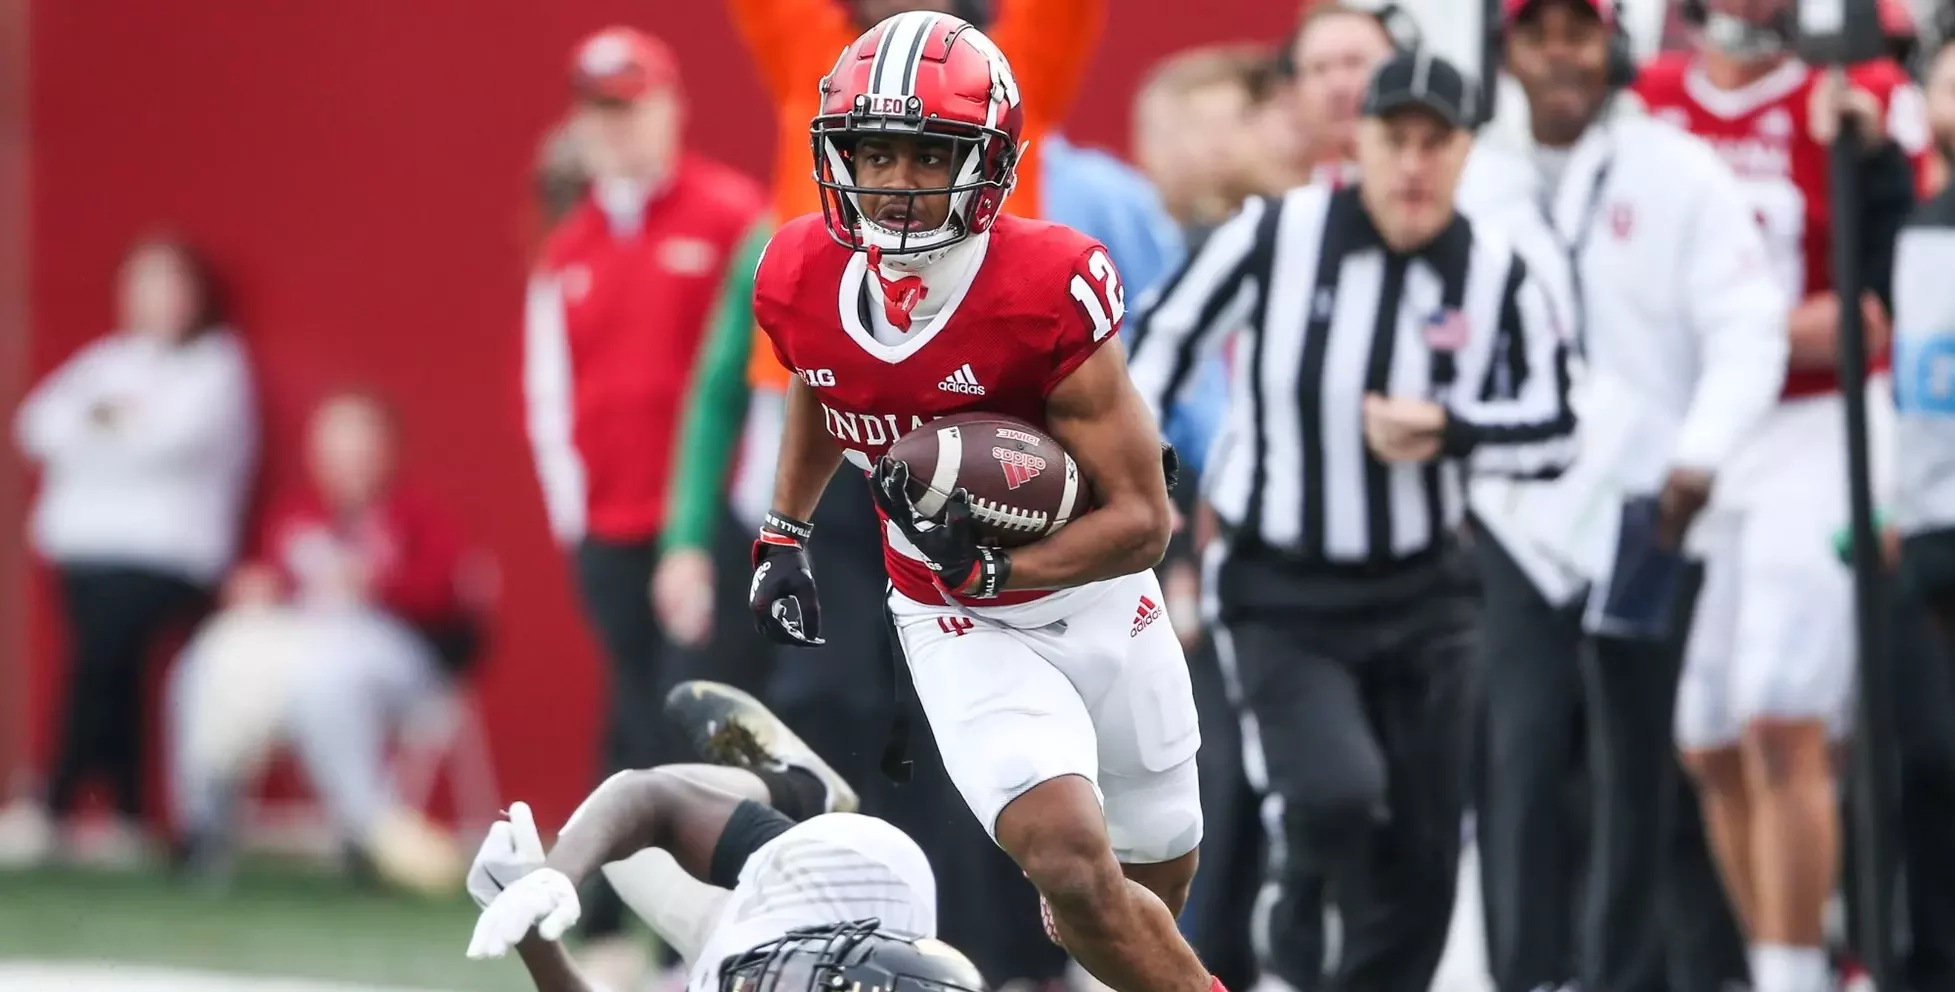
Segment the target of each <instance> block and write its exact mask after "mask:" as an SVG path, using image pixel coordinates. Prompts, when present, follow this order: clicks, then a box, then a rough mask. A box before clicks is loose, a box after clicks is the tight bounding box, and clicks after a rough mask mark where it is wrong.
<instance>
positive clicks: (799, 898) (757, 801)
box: [468, 682, 984, 992]
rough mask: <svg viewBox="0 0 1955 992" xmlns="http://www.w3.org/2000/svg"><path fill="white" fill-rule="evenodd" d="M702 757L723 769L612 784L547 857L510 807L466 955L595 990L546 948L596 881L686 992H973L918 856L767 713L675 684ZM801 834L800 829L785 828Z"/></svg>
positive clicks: (490, 853)
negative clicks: (664, 949)
mask: <svg viewBox="0 0 1955 992" xmlns="http://www.w3.org/2000/svg"><path fill="white" fill-rule="evenodd" d="M666 712H667V717H668V719H671V720H672V721H673V722H674V723H676V724H678V725H679V726H681V727H684V728H685V729H686V730H687V731H688V732H689V733H690V736H691V737H692V738H693V741H694V744H695V745H696V746H697V747H698V748H699V750H700V752H701V753H702V755H704V756H706V757H709V758H712V759H714V760H717V761H719V762H722V763H724V764H730V765H733V766H735V767H716V766H713V765H666V766H662V767H659V768H653V769H650V770H647V771H629V772H620V773H618V774H617V775H614V776H612V777H611V778H610V779H608V780H607V781H606V782H605V783H604V784H603V785H601V786H599V787H598V789H597V791H595V792H593V793H591V795H590V797H589V798H587V799H585V800H584V803H583V805H582V806H580V807H578V809H577V812H576V813H574V814H572V815H571V817H570V822H568V823H566V824H565V825H564V829H563V832H562V833H561V834H560V835H559V836H558V838H557V845H556V848H555V849H554V850H552V851H550V852H549V854H548V855H547V856H546V855H545V854H544V851H543V841H542V838H541V837H539V836H538V835H537V831H536V823H535V821H534V820H533V819H532V818H531V817H530V812H529V807H528V806H527V805H525V804H523V803H514V804H512V805H511V806H510V809H509V819H508V820H506V821H503V822H499V823H497V824H495V825H494V827H492V828H491V829H490V831H489V836H488V838H487V839H486V840H484V841H483V843H482V849H481V851H480V853H478V854H477V855H476V856H475V863H474V865H473V866H471V867H470V869H469V874H468V889H469V894H470V895H471V896H473V897H474V898H475V901H476V902H477V903H478V904H480V905H481V906H482V907H483V910H482V916H481V918H480V919H479V920H478V921H477V922H476V926H475V934H474V937H473V938H472V939H471V940H470V942H469V947H468V956H469V957H471V958H491V957H501V956H503V955H504V954H506V953H507V952H508V951H509V950H510V948H511V947H514V948H515V950H516V952H517V954H518V955H519V956H521V958H522V960H523V964H524V966H525V967H526V968H527V969H528V970H529V973H530V977H531V979H532V980H533V981H534V982H535V983H536V987H537V990H538V992H597V990H598V986H596V985H595V984H593V983H591V982H590V981H589V980H588V979H586V978H585V977H584V976H583V975H582V974H581V973H580V972H579V970H578V968H577V966H576V964H575V963H574V962H573V961H572V960H571V959H570V956H569V955H568V954H567V953H566V952H565V951H564V950H563V948H562V947H561V946H559V945H558V944H557V942H556V941H557V939H558V938H560V937H561V936H563V934H564V932H565V931H566V930H568V929H569V928H570V927H571V926H572V925H573V924H575V923H576V922H577V917H578V915H579V914H580V913H581V907H580V906H579V904H578V901H577V883H578V882H580V881H582V880H583V879H584V878H585V877H587V876H588V875H590V873H591V872H594V871H597V870H599V869H600V867H601V868H602V870H603V872H604V874H605V877H606V879H607V880H609V881H610V882H611V884H612V886H613V887H614V888H615V889H616V890H617V891H618V894H619V895H620V896H622V897H623V898H624V900H625V902H626V903H627V904H629V905H630V906H631V907H632V909H633V910H635V911H636V912H638V914H639V915H641V916H643V917H644V918H645V921H646V922H647V923H649V924H651V926H652V929H654V930H655V931H657V932H658V934H659V936H660V937H661V938H662V939H664V940H665V941H666V943H667V944H668V945H670V946H671V947H672V948H673V949H674V950H676V951H678V952H679V954H680V955H681V956H682V957H684V958H685V959H686V961H687V962H688V963H689V964H690V965H691V969H692V970H691V974H690V976H689V977H688V981H687V985H686V988H687V992H752V990H762V989H764V990H767V992H816V990H827V989H835V988H850V987H854V988H883V989H887V990H891V992H902V990H916V989H924V988H927V989H931V990H933V992H984V982H983V979H982V978H981V977H979V975H978V973H977V969H975V968H974V967H972V966H971V963H970V962H969V961H968V960H967V959H966V958H965V957H964V956H963V955H962V954H960V953H958V952H957V951H955V950H953V949H952V948H951V947H950V946H949V945H947V944H944V943H943V942H941V941H939V940H936V939H935V935H936V929H937V883H936V878H935V876H934V875H933V874H932V873H931V871H930V863H929V861H928V860H926V859H925V858H924V855H923V851H922V850H921V849H920V848H918V847H917V846H916V843H915V842H914V841H912V840H910V838H909V837H908V836H906V835H905V834H904V833H903V832H902V831H900V830H898V829H896V828H895V827H893V826H890V825H889V824H887V823H885V822H883V821H881V820H878V819H875V818H873V817H867V816H858V815H856V814H854V813H849V812H840V811H839V810H845V809H848V808H850V807H853V806H854V804H855V795H854V792H853V791H852V790H850V789H849V787H848V785H847V784H846V783H845V782H843V781H842V780H841V779H840V777H839V776H837V775H836V774H835V772H834V770H833V769H832V768H830V767H829V766H828V764H827V763H826V762H824V761H822V760H821V758H820V757H819V756H818V755H816V754H814V753H813V752H812V751H810V750H808V748H807V746H806V745H805V744H803V743H802V742H801V741H800V739H799V738H797V737H795V736H794V734H793V733H792V732H790V731H789V730H788V729H787V727H786V726H785V725H784V724H782V723H781V722H780V720H778V719H777V718H776V717H775V716H774V715H773V714H772V713H769V712H768V711H767V710H766V708H765V707H762V706H761V705H760V704H759V703H758V702H755V701H754V700H753V699H752V697H750V696H748V695H746V694H745V693H743V692H740V691H739V690H737V689H734V688H732V687H730V686H724V685H720V684H718V683H712V682H687V683H683V684H681V685H679V686H678V687H676V688H675V689H673V691H672V694H671V695H670V696H669V697H668V699H667V702H666ZM796 821H799V822H796Z"/></svg>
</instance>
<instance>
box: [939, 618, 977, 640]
mask: <svg viewBox="0 0 1955 992" xmlns="http://www.w3.org/2000/svg"><path fill="white" fill-rule="evenodd" d="M974 626H977V624H976V623H975V622H974V621H972V620H971V618H970V617H938V618H937V629H938V630H941V631H943V632H944V633H946V634H949V635H950V636H952V637H963V636H964V635H965V634H968V633H970V632H971V628H972V627H974Z"/></svg>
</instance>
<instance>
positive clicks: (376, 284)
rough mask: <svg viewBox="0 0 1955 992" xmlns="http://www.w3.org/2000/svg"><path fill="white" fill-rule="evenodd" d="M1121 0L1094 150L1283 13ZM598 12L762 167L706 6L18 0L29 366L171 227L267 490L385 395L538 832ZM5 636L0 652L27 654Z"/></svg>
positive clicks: (32, 651)
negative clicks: (206, 280)
mask: <svg viewBox="0 0 1955 992" xmlns="http://www.w3.org/2000/svg"><path fill="white" fill-rule="evenodd" d="M16 2H18V0H16ZM1038 2H1059V3H1063V2H1066V0H1038ZM1114 3H1115V6H1116V7H1117V11H1116V14H1115V17H1114V23H1113V25H1112V27H1111V30H1110V31H1109V34H1108V36H1107V39H1106V44H1105V46H1103V49H1102V51H1101V53H1100V55H1099V56H1098V58H1097V60H1096V62H1095V67H1094V70H1093V74H1092V77H1091V80H1090V81H1089V83H1088V84H1087V87H1086V90H1085V95H1084V96H1083V98H1082V100H1081V102H1080V105H1079V107H1078V108H1077V110H1076V111H1075V114H1074V126H1073V128H1072V130H1073V132H1074V133H1075V135H1076V136H1077V137H1078V138H1080V139H1082V140H1085V141H1088V142H1094V143H1100V144H1106V145H1110V146H1114V147H1123V146H1124V143H1125V139H1126V131H1127V127H1128V118H1129V112H1128V101H1129V97H1130V95H1131V92H1132V87H1133V84H1134V81H1135V80H1136V79H1137V78H1138V76H1139V75H1140V73H1141V72H1143V71H1144V69H1145V67H1146V65H1147V64H1149V63H1151V62H1152V61H1153V60H1154V59H1156V58H1158V57H1159V56H1161V55H1163V54H1166V53H1167V52H1170V51H1172V50H1174V49H1176V48H1179V47H1181V46H1184V45H1189V44H1195V43H1199V42H1202V41H1206V40H1234V39H1239V38H1245V37H1258V36H1262V37H1268V36H1273V35H1275V34H1276V33H1277V32H1279V31H1280V30H1281V29H1282V27H1283V25H1284V24H1285V23H1286V22H1287V21H1288V19H1289V17H1290V16H1291V14H1290V8H1291V6H1292V5H1291V4H1289V3H1283V2H1272V0H1254V2H1252V0H1234V2H1232V3H1224V4H1209V5H1205V6H1204V12H1205V16H1206V18H1207V20H1205V21H1200V22H1191V21H1190V17H1191V15H1190V13H1189V5H1187V4H1186V3H1184V2H1182V0H1114ZM4 6H5V3H0V7H4ZM614 22H622V23H635V24H637V25H639V26H641V27H646V28H649V29H651V30H653V31H655V32H657V33H659V34H661V35H663V36H664V37H666V38H667V39H668V40H670V41H672V42H674V46H675V47H676V48H677V49H678V51H679V52H680V54H681V56H682V57H683V59H684V62H685V70H686V73H687V79H688V87H689V90H690V92H691V93H692V94H693V97H694V99H695V100H696V101H699V102H710V105H711V108H710V114H708V113H705V112H702V113H699V114H696V115H695V117H694V123H693V125H692V136H693V139H694V140H695V142H696V143H697V144H698V146H700V147H701V148H703V149H704V150H706V151H708V152H709V153H712V154H715V155H719V156H722V157H725V158H727V159H729V160H731V161H733V162H734V163H736V164H739V165H742V166H746V167H750V168H758V167H761V165H762V164H763V163H765V162H766V161H767V158H766V154H767V151H768V144H769V142H770V140H771V135H772V127H771V125H770V124H769V120H768V110H767V108H766V107H765V106H764V104H763V102H762V100H763V97H762V93H761V90H760V88H759V86H758V85H757V83H756V82H755V80H754V78H753V76H752V74H751V73H750V71H749V69H748V64H747V61H746V56H745V54H744V53H743V52H742V51H741V50H740V48H739V45H738V41H737V39H736V38H735V37H734V36H733V33H732V31H731V28H730V26H729V25H728V24H727V22H726V20H725V16H724V14H723V13H722V11H721V10H720V8H719V5H718V4H716V3H711V2H679V0H650V2H646V0H632V2H626V0H573V2H557V3H539V2H536V0H416V2H413V3H400V2H397V0H279V2H277V3H266V2H263V0H172V2H169V3H149V2H140V0H40V2H35V3H32V5H31V17H30V18H29V37H30V44H31V55H32V58H31V60H30V65H31V72H30V80H31V84H30V89H29V95H30V100H29V121H30V125H31V129H30V133H31V143H30V148H29V153H30V154H29V163H30V166H31V175H32V183H33V196H32V206H33V209H32V215H31V222H30V241H29V244H30V246H31V253H32V254H31V258H32V267H31V272H32V278H31V320H32V333H33V340H32V348H31V356H29V357H27V358H25V359H24V360H25V361H27V362H28V363H29V364H30V366H31V372H32V373H33V374H39V373H40V372H42V371H44V370H46V369H47V368H49V367H51V366H52V365H53V364H55V363H56V362H58V361H59V360H61V359H62V358H64V357H65V356H66V355H68V354H69V353H70V352H72V351H73V350H74V349H75V348H76V347H77V346H79V345H80V344H81V343H82V342H84V341H85V340H87V339H88V338H90V337H91V336H93V335H96V334H98V333H100V332H101V331H102V330H103V329H104V328H105V327H106V323H107V321H108V320H109V319H110V276H111V270H112V267H113V265H114V263H115V261H116V258H117V255H118V253H119V252H120V250H121V248H122V246H123V245H124V244H125V243H127V241H128V240H129V239H130V238H131V237H132V236H133V235H135V234H136V233H138V232H139V231H141V230H143V229H145V228H147V227H149V226H151V225H153V224H155V223H157V222H159V221H167V222H170V223H172V224H175V225H179V226H181V227H182V228H183V229H184V230H186V231H188V232H190V233H191V234H192V235H193V236H194V237H196V238H197V239H199V240H201V241H203V242H204V243H206V244H207V245H208V246H209V247H210V248H211V249H212V251H213V252H214V254H215V256H216V257H217V259H218V260H219V261H220V263H221V264H222V266H223V267H224V268H225V269H226V270H227V271H228V272H230V273H231V274H232V275H233V276H234V279H235V282H236V284H237V290H238V295H239V298H240V304H241V306H240V310H241V318H242V319H241V321H240V323H241V325H242V327H243V330H244V333H245V336H246V337H247V339H248V340H249V342H250V345H251V348H252V351H253V354H254V355H255V357H256V359H257V363H258V368H259V378H260V380H261V381H262V383H263V388H264V395H265V407H266V411H267V417H268V422H267V435H266V436H267V439H268V447H267V458H266V464H265V472H264V478H265V485H266V486H267V487H274V486H277V485H278V484H280V483H282V482H286V481H289V480H291V479H292V478H293V477H294V474H295V471H296V464H295V458H294V457H293V453H292V450H291V444H292V441H293V439H294V438H295V437H296V434H297V427H298V423H299V419H298V418H299V417H300V416H301V413H302V411H303V410H304V408H305V407H306V405H307V404H308V403H309V401H310V400H311V399H312V398H313V397H315V396H316V395H318V393H319V392H320V391H321V390H323V389H325V388H328V387H330V386H331V385H333V384H336V383H339V382H343V381H349V380H352V381H358V382H361V383H370V384H373V385H377V386H379V387H380V388H382V389H385V390H387V391H389V392H391V393H392V394H393V395H395V396H396V397H398V398H399V399H400V400H401V402H402V404H403V406H404V408H405V413H406V421H407V424H408V441H407V444H408V456H409V464H410V466H411V469H410V472H411V474H412V475H413V476H414V477H416V478H417V479H418V480H420V481H422V482H424V483H425V484H427V485H428V486H430V487H432V488H433V489H434V490H435V492H436V493H437V494H438V495H440V496H442V497H444V498H446V499H447V501H448V502H449V503H451V504H452V505H453V506H455V507H456V509H457V510H458V511H459V512H460V513H461V515H462V518H463V522H464V523H465V524H466V525H467V526H468V527H469V529H470V530H471V531H472V532H473V533H474V534H475V535H477V536H478V537H479V538H480V539H481V540H482V542H483V543H485V544H486V545H487V546H488V547H489V548H490V549H491V550H492V551H493V552H494V553H495V554H496V556H497V557H498V559H499V561H500V563H501V565H502V568H503V572H504V575H505V588H504V595H505V602H504V606H503V615H502V616H501V618H500V622H499V625H498V630H497V637H496V642H497V645H498V650H497V653H496V656H495V657H494V658H493V659H492V661H491V663H490V667H489V669H488V671H487V675H486V677H485V680H484V685H483V698H484V701H485V705H486V709H487V714H488V717H489V720H490V722H491V724H492V726H493V731H494V738H495V741H494V743H495V747H496V757H497V759H498V764H499V766H500V769H501V772H502V775H503V780H504V784H505V787H506V790H507V792H508V793H509V795H510V796H511V797H518V798H526V799H529V800H531V801H532V802H533V803H535V804H536V805H537V806H538V809H539V812H540V813H541V815H542V816H543V817H544V818H545V819H546V820H550V821H554V820H555V819H556V818H558V817H561V816H563V815H565V814H567V813H568V811H569V809H570V808H571V806H572V805H574V803H575V802H576V801H577V800H578V799H579V798H580V797H581V796H582V794H583V792H584V790H585V789H586V788H587V787H588V786H589V785H590V784H591V781H592V778H591V776H592V761H593V758H594V756H595V754H596V750H597V745H596V734H597V723H596V721H597V714H598V712H599V710H598V705H597V703H598V699H597V696H598V692H599V683H598V673H599V669H598V661H597V658H596V655H595V652H594V647H593V643H592V641H591V639H590V637H589V636H588V635H587V634H586V632H585V629H584V625H583V623H582V620H581V616H580V614H579V613H578V610H577V608H576V605H575V601H574V599H573V591H572V589H571V586H570V583H569V582H568V574H567V570H566V568H565V564H564V562H563V560H562V558H561V557H560V555H559V554H558V553H557V551H556V549H554V548H553V547H552V546H551V543H550V541H549V539H548V537H547V536H546V532H545V528H544V521H543V514H542V510H541V505H540V501H539V498H538V496H537V491H536V485H535V483H534V480H533V476H532V474H531V471H530V461H529V455H528V449H527V445H526V443H525V441H524V438H523V433H522V419H521V409H520V397H519V392H518V384H519V380H518V356H519V315H520V303H521V290H522V280H523V273H524V265H525V251H526V247H525V243H524V242H525V220H524V218H525V200H526V197H527V194H528V187H527V169H528V166H529V162H530V156H531V153H532V150H533V146H534V141H535V139H536V137H537V135H538V133H539V131H540V130H541V129H542V128H543V127H544V126H545V125H546V124H547V123H548V122H549V121H550V120H551V119H552V118H553V116H554V115H555V114H556V113H558V112H559V111H560V109H561V108H562V104H563V92H562V79H563V75H564V64H565V53H566V52H567V51H568V49H569V47H570V45H571V44H572V42H573V41H574V40H575V39H576V38H578V37H579V36H580V35H582V34H583V33H584V32H587V31H589V30H592V29H594V28H596V27H599V26H602V25H604V24H606V23H614ZM812 82H813V81H810V85H812ZM6 106H7V105H6V103H5V102H0V112H5V108H6ZM6 123H10V122H6V121H0V125H4V124H6ZM11 123H15V124H17V123H18V121H13V122H11ZM6 133H7V130H6V128H5V127H0V136H4V135H5V134H6ZM0 172H4V170H0ZM0 192H3V191H0ZM6 203H7V201H5V200H0V206H4V205H5V204H6ZM4 230H5V225H4V224H0V234H3V233H4ZM4 261H5V255H4V253H0V262H4ZM0 285H4V283H3V282H0ZM5 354H7V352H0V356H4V355H5ZM15 364H16V365H18V362H16V363H15ZM0 371H6V370H0ZM14 371H18V369H16V370H14ZM0 488H3V487H0ZM0 495H4V492H0ZM9 509H12V510H13V511H14V512H10V513H8V514H7V515H8V516H9V517H10V518H12V519H13V520H17V519H18V508H17V507H14V508H9V507H7V506H4V505H0V511H6V510H9ZM4 526H9V527H12V526H17V524H15V523H13V522H8V523H6V524H4ZM22 567H24V566H22V565H21V564H20V563H19V562H18V561H16V562H15V563H14V564H13V566H12V567H11V568H10V570H9V571H10V574H11V575H14V576H18V575H19V574H20V569H21V568H22ZM8 588H13V586H12V585H9V584H6V583H0V590H4V589H8ZM34 588H35V592H33V593H31V594H30V595H31V597H32V600H33V601H32V604H31V610H30V615H31V617H32V618H33V621H34V622H33V623H32V624H31V634H30V636H29V637H28V638H27V640H28V642H29V644H30V647H29V648H28V649H27V650H26V651H25V657H26V659H27V662H26V668H27V671H28V678H27V684H28V685H29V686H30V688H31V691H30V693H29V699H30V700H31V704H30V706H29V707H27V710H28V712H29V713H30V714H31V715H32V719H30V720H29V721H28V723H29V725H30V731H31V732H30V733H29V734H28V737H29V739H30V740H31V741H32V744H33V746H32V748H31V753H32V754H35V755H38V756H42V757H44V756H45V754H46V744H47V740H48V737H49V733H50V730H51V729H52V727H51V725H52V721H51V720H50V719H49V716H50V715H51V711H52V704H53V701H54V697H55V689H56V686H57V680H58V679H59V677H60V666H59V665H58V664H57V663H56V662H55V659H57V658H58V656H59V655H58V649H59V645H58V644H57V636H58V635H57V631H56V626H57V625H56V624H55V623H54V622H53V620H54V617H53V614H52V613H51V608H50V607H51V604H50V602H49V600H48V597H47V595H46V593H47V589H46V584H45V583H36V584H35V585H34ZM12 605H14V606H18V602H15V603H14V604H12ZM8 615H14V614H10V613H9V612H8V611H7V610H6V609H5V607H4V606H0V617H5V616H8ZM11 633H13V634H14V637H13V643H11V644H8V645H6V646H5V648H0V650H5V652H6V653H5V655H4V656H0V665H5V664H8V661H7V659H8V658H11V659H12V660H13V661H12V663H13V664H14V665H16V666H18V665H19V663H20V660H21V657H22V650H21V646H20V642H21V640H22V639H21V638H20V637H19V636H18V632H17V630H16V631H13V632H11ZM6 684H8V683H7V682H6V681H5V680H0V686H4V685H6ZM8 716H9V713H8V711H6V710H4V709H0V734H4V731H5V730H6V727H5V726H4V723H5V722H7V721H8ZM12 722H14V723H18V722H19V721H18V719H16V720H14V721H12ZM15 729H16V731H18V729H19V728H15ZM15 737H16V739H18V737H19V734H18V733H16V735H15ZM7 750H8V749H7V748H6V747H5V746H0V759H3V758H4V756H5V754H6V752H7Z"/></svg>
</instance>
